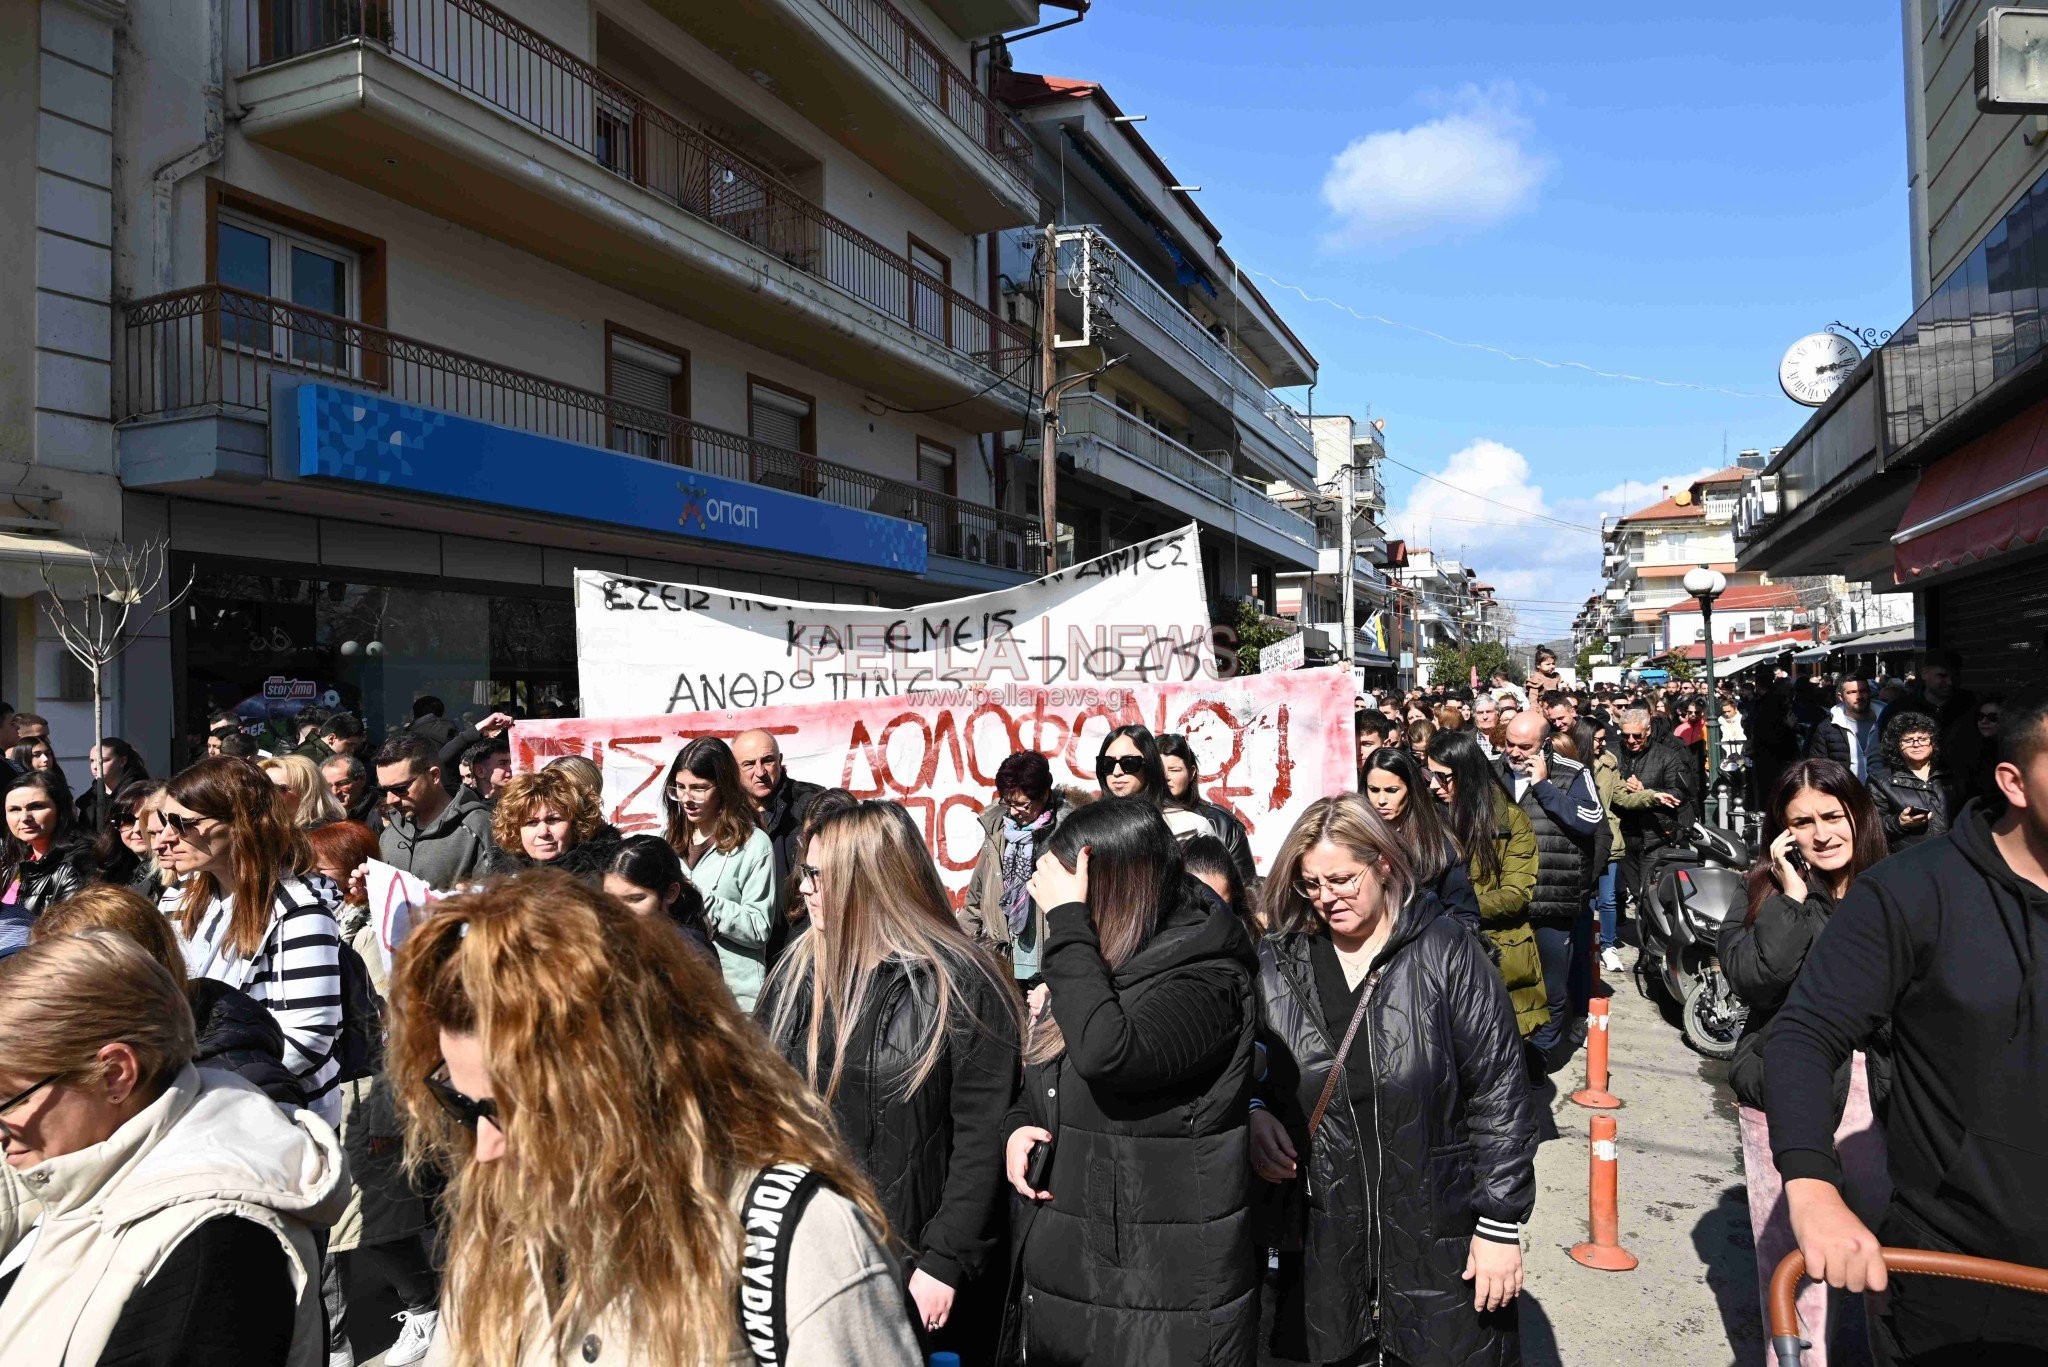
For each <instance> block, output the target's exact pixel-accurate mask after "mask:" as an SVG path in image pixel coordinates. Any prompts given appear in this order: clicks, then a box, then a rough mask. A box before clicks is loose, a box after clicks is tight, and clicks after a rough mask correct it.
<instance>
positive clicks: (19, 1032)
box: [0, 930, 198, 1097]
mask: <svg viewBox="0 0 2048 1367" xmlns="http://www.w3.org/2000/svg"><path fill="white" fill-rule="evenodd" d="M195 1033H196V1031H195V1028H194V1026H193V1024H192V1008H191V1007H190V1006H189V1005H187V1004H186V1001H185V991H184V988H182V987H181V986H180V985H179V984H178V983H176V982H173V981H172V980H171V975H170V973H169V972H168V971H167V970H166V969H165V968H164V966H163V965H162V964H160V963H158V962H157V961H156V960H155V959H153V958H151V957H150V956H149V954H148V952H147V951H145V950H144V949H143V948H142V946H141V945H138V944H136V943H135V941H133V940H131V939H129V938H128V937H127V936H125V935H123V934H121V933H120V932H118V931H113V930H86V931H83V932H81V933H80V934H77V935H55V936H50V937H48V938H45V939H42V940H38V941H37V942H35V943H34V944H31V945H30V946H29V947H28V948H27V949H24V950H22V951H21V952H20V953H19V954H16V955H14V956H13V957H12V958H10V959H7V960H5V961H4V962H0V1065H4V1066H5V1067H6V1069H7V1071H8V1072H10V1073H23V1074H27V1075H29V1076H32V1077H43V1076H46V1075H48V1074H51V1073H57V1074H92V1073H96V1072H97V1071H98V1070H99V1066H100V1065H99V1063H98V1061H97V1058H96V1056H97V1055H98V1053H99V1051H100V1050H101V1049H102V1048H103V1047H105V1046H106V1045H109V1044H125V1045H127V1046H128V1047H129V1048H131V1049H133V1050H134V1051H135V1057H136V1059H137V1061H138V1062H139V1064H140V1065H141V1067H140V1072H141V1079H140V1082H139V1084H138V1085H139V1088H140V1090H142V1091H143V1092H146V1093H148V1094H149V1095H150V1096H152V1097H154V1096H156V1095H157V1094H158V1093H160V1092H162V1091H163V1089H164V1088H165V1087H166V1086H168V1085H169V1083H170V1080H171V1079H172V1078H173V1077H176V1076H177V1074H178V1070H179V1069H180V1068H183V1067H184V1066H185V1065H186V1064H188V1063H190V1062H191V1061H192V1055H193V1054H194V1053H195V1052H196V1051H197V1049H198V1045H197V1043H196V1042H195V1039H194V1036H195Z"/></svg>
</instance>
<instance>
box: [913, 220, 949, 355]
mask: <svg viewBox="0 0 2048 1367" xmlns="http://www.w3.org/2000/svg"><path fill="white" fill-rule="evenodd" d="M952 285H953V263H952V262H951V261H950V260H948V259H947V258H946V257H944V256H942V255H940V254H939V253H938V252H936V251H934V250H932V249H931V248H930V247H928V246H926V245H925V244H924V243H922V242H920V241H918V240H917V239H916V238H914V237H913V238H911V239H910V325H911V326H912V327H914V328H916V329H917V330H918V331H919V332H922V333H923V334H924V335H925V336H927V337H930V338H933V339H935V340H937V341H941V342H944V341H946V340H948V338H949V337H950V336H951V335H952V329H951V327H950V321H951V320H950V318H949V317H948V314H949V312H950V311H949V310H948V309H947V307H946V296H947V294H948V293H950V292H951V289H952Z"/></svg>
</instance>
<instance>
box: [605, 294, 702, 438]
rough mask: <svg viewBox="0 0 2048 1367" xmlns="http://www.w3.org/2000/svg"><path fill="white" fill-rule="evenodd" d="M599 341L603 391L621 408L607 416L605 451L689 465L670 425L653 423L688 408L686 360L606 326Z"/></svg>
mask: <svg viewBox="0 0 2048 1367" xmlns="http://www.w3.org/2000/svg"><path fill="white" fill-rule="evenodd" d="M605 338H606V346H607V347H608V348H609V352H608V354H607V355H606V357H605V385H604V388H605V393H606V394H608V395H610V396H611V397H612V398H614V399H617V400H618V401H619V403H620V404H621V405H622V409H621V410H620V411H615V412H614V414H613V416H612V422H611V448H612V449H613V450H614V451H627V452H630V453H631V454H633V455H636V456H645V457H647V458H648V459H649V460H664V461H671V462H673V463H675V464H678V465H686V464H689V463H690V461H689V459H688V453H687V452H684V451H679V450H677V449H676V436H675V428H674V425H673V424H670V423H666V422H661V421H658V419H660V418H661V417H665V416H682V415H684V414H685V413H686V412H687V410H688V408H689V358H688V356H686V355H684V354H683V353H681V352H676V351H671V350H669V349H668V348H666V347H663V346H660V345H658V344H656V343H654V342H653V341H652V340H651V339H649V338H642V337H638V336H635V335H634V334H632V333H629V332H626V331H625V330H624V329H622V328H617V327H613V326H611V325H609V324H608V325H606V328H605Z"/></svg>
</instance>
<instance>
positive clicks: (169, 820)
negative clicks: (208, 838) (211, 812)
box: [156, 811, 219, 840]
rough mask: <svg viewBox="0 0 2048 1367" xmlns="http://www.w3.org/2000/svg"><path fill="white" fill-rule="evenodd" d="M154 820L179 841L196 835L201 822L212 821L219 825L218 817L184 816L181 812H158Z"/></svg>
mask: <svg viewBox="0 0 2048 1367" xmlns="http://www.w3.org/2000/svg"><path fill="white" fill-rule="evenodd" d="M156 819H157V820H158V821H161V822H163V824H164V829H165V830H167V831H169V832H170V833H171V834H172V835H175V836H176V837H178V839H180V840H183V839H185V838H186V837H187V836H190V835H193V834H196V833H197V832H198V830H199V823H200V822H202V821H212V822H215V823H216V824H218V823H219V818H218V817H211V816H186V815H185V814H184V813H183V812H163V811H160V812H158V813H157V814H156Z"/></svg>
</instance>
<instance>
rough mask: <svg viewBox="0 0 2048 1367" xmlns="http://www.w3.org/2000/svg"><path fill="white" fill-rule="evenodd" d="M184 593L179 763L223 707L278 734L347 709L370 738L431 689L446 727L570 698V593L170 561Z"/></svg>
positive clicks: (550, 707) (175, 635) (178, 654)
mask: <svg viewBox="0 0 2048 1367" xmlns="http://www.w3.org/2000/svg"><path fill="white" fill-rule="evenodd" d="M187 573H190V574H191V576H192V584H193V587H192V594H191V597H190V599H189V600H188V601H187V602H186V603H185V604H184V605H183V606H181V608H180V609H179V611H178V613H177V615H176V617H175V619H174V621H173V623H172V631H171V649H172V652H173V659H174V660H175V661H176V662H177V663H176V668H175V670H174V677H175V678H176V679H177V681H178V694H179V696H178V698H177V717H178V741H179V749H180V754H179V759H180V760H181V761H182V760H185V759H189V758H192V757H193V756H194V755H195V754H198V753H203V752H204V748H205V738H206V722H207V718H208V717H209V716H211V715H212V714H213V713H215V712H217V711H222V710H228V709H231V710H233V711H235V712H236V713H238V714H239V715H240V716H241V717H242V718H243V719H244V725H245V726H247V727H250V728H252V729H253V728H257V727H262V726H267V727H269V728H270V729H271V730H273V731H274V732H278V733H282V732H284V731H285V730H286V729H287V728H288V726H289V722H290V718H291V717H293V716H294V715H295V714H297V713H298V712H300V711H302V710H304V709H305V708H307V707H310V706H315V705H318V706H323V707H331V708H334V707H338V708H346V709H348V710H349V711H352V712H356V713H358V714H359V715H360V716H362V718H363V720H364V721H365V722H366V723H367V724H368V726H369V729H370V731H371V734H373V735H381V734H384V733H385V732H387V731H390V730H392V729H394V728H396V727H398V726H401V725H403V724H404V723H406V722H407V721H410V720H411V718H412V704H413V700H414V699H415V698H417V697H419V696H420V695H422V694H432V695H434V696H435V697H438V698H440V699H441V700H442V701H443V702H444V703H446V704H447V708H448V715H449V716H450V717H451V718H458V719H459V718H461V717H463V716H467V715H475V716H481V715H483V714H484V713H486V712H489V711H493V710H495V709H498V708H501V707H502V708H509V709H516V710H518V711H519V712H521V713H522V714H524V715H527V716H547V715H550V714H552V713H556V712H559V711H562V710H565V709H566V708H568V707H570V706H571V705H573V703H574V701H575V698H576V626H575V615H574V611H573V609H572V606H571V603H570V596H569V594H568V592H566V591H564V590H561V589H541V588H535V589H520V588H516V587H507V586H504V585H495V586H494V585H488V584H457V583H450V582H448V581H445V580H433V581H427V580H411V579H408V578H406V577H392V576H376V577H374V578H371V577H369V576H361V575H353V574H336V575H334V576H333V577H320V573H319V571H317V570H314V571H311V573H310V574H309V570H308V567H306V566H302V565H298V566H294V565H277V564H265V563H261V562H250V561H235V560H230V559H226V558H222V557H211V556H209V557H190V556H184V557H179V563H178V567H177V570H176V574H177V578H178V580H179V581H181V582H182V581H183V579H184V578H185V576H186V574H187Z"/></svg>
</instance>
